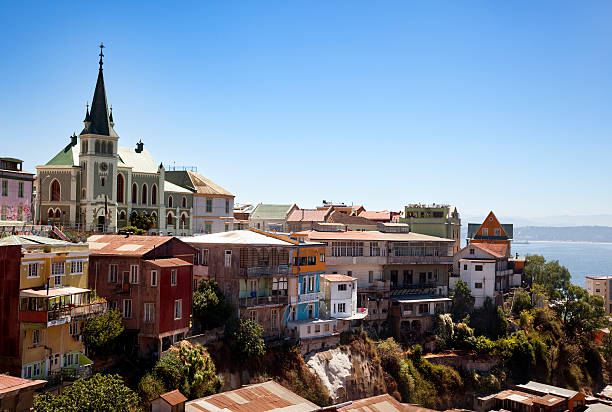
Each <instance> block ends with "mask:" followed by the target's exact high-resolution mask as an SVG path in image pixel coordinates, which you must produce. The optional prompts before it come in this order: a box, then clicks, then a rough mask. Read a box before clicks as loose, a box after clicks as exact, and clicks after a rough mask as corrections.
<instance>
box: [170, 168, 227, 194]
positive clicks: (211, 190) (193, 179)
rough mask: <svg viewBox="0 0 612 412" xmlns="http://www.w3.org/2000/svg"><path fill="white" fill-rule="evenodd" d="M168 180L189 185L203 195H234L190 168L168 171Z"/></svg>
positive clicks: (185, 185) (188, 186) (181, 184)
mask: <svg viewBox="0 0 612 412" xmlns="http://www.w3.org/2000/svg"><path fill="white" fill-rule="evenodd" d="M166 180H170V181H172V182H173V183H176V184H178V185H180V186H184V187H187V188H189V189H191V190H193V191H194V192H196V193H198V194H202V195H222V196H234V195H232V194H231V193H230V192H229V191H227V190H225V189H224V188H222V187H221V186H219V185H218V184H216V183H215V182H213V181H212V180H209V179H207V178H205V177H204V176H202V175H201V174H199V173H197V172H193V171H190V170H185V171H167V172H166Z"/></svg>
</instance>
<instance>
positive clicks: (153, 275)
mask: <svg viewBox="0 0 612 412" xmlns="http://www.w3.org/2000/svg"><path fill="white" fill-rule="evenodd" d="M151 286H152V287H155V286H157V270H156V269H152V270H151Z"/></svg>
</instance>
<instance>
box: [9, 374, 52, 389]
mask: <svg viewBox="0 0 612 412" xmlns="http://www.w3.org/2000/svg"><path fill="white" fill-rule="evenodd" d="M45 383H47V381H43V380H31V379H22V378H17V377H15V376H9V375H3V374H0V394H3V393H9V392H13V391H18V390H20V389H24V388H28V387H31V386H43V385H44V384H45Z"/></svg>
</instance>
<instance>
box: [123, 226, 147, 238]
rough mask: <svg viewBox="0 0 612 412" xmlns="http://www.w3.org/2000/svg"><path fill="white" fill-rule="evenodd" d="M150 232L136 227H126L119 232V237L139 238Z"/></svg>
mask: <svg viewBox="0 0 612 412" xmlns="http://www.w3.org/2000/svg"><path fill="white" fill-rule="evenodd" d="M147 233H148V232H147V231H146V230H143V229H139V228H137V227H136V226H126V227H123V228H121V229H119V231H118V232H117V234H119V235H137V236H145V235H146V234H147Z"/></svg>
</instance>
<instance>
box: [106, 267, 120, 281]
mask: <svg viewBox="0 0 612 412" xmlns="http://www.w3.org/2000/svg"><path fill="white" fill-rule="evenodd" d="M113 269H114V270H113ZM118 273H119V268H118V267H117V265H115V264H112V265H108V283H117V281H118V275H117V274H118Z"/></svg>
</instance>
